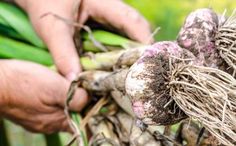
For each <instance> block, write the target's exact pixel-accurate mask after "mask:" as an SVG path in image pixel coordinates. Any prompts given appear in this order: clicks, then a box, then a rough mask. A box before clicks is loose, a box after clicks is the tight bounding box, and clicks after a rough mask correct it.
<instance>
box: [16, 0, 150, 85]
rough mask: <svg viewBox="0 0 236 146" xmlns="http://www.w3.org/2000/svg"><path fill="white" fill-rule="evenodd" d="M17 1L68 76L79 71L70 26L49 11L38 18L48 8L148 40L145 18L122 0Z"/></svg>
mask: <svg viewBox="0 0 236 146" xmlns="http://www.w3.org/2000/svg"><path fill="white" fill-rule="evenodd" d="M16 2H17V3H18V4H19V5H20V6H21V7H22V8H23V9H25V10H26V11H27V13H28V14H29V16H30V19H31V21H32V23H33V25H34V28H35V30H36V32H37V33H38V34H39V36H40V37H41V38H42V39H43V40H44V42H45V43H46V44H47V46H48V48H49V50H50V52H51V54H52V56H53V58H54V62H55V64H56V66H57V68H58V70H59V72H60V73H61V74H62V75H63V76H65V77H67V78H68V79H70V80H72V79H74V78H75V77H76V74H77V73H79V72H80V71H81V68H80V65H79V57H78V55H77V52H76V49H75V45H74V43H73V39H72V35H73V33H74V29H73V26H70V25H68V24H66V23H65V22H63V21H61V20H59V19H58V18H55V17H54V16H52V15H47V16H46V17H43V18H41V16H43V15H44V14H46V13H49V12H50V13H53V14H56V15H59V16H61V17H63V18H65V19H67V20H71V21H77V22H78V23H80V24H83V23H85V22H86V20H87V19H88V18H92V19H94V20H95V21H98V22H100V23H102V24H104V25H109V26H113V27H114V28H116V29H118V30H119V31H122V32H124V33H126V34H127V35H128V36H129V37H130V38H132V39H134V40H137V41H140V42H142V43H145V42H148V41H150V36H151V33H150V28H149V24H148V22H147V21H146V20H145V19H144V18H143V17H142V16H141V15H140V14H139V13H138V12H137V11H136V10H135V9H133V8H131V7H130V6H128V5H126V4H124V3H123V2H122V1H121V0H81V1H80V0H67V1H63V0H40V1H36V0H16ZM79 2H80V3H79ZM78 10H79V12H78Z"/></svg>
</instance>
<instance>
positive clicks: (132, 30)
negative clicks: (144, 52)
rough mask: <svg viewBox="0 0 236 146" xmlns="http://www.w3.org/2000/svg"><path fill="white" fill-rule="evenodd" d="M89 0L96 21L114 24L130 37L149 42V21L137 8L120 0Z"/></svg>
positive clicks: (91, 14) (91, 12) (92, 15)
mask: <svg viewBox="0 0 236 146" xmlns="http://www.w3.org/2000/svg"><path fill="white" fill-rule="evenodd" d="M99 3H102V5H101V4H98V1H96V0H88V5H89V8H88V12H89V14H90V16H91V17H92V18H93V19H95V20H96V21H98V22H100V23H103V24H108V25H112V26H114V27H115V28H117V29H118V30H120V31H123V32H125V33H126V34H127V35H128V36H129V37H130V38H132V39H134V40H136V41H139V42H142V43H148V42H150V38H151V31H150V26H149V24H148V22H147V21H146V20H145V19H144V17H142V16H141V15H140V14H139V13H138V12H137V11H136V10H135V9H133V8H131V7H130V6H128V5H126V4H124V3H123V2H122V1H119V0H100V1H99Z"/></svg>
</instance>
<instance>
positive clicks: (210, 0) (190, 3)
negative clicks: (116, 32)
mask: <svg viewBox="0 0 236 146" xmlns="http://www.w3.org/2000/svg"><path fill="white" fill-rule="evenodd" d="M124 1H125V2H126V3H128V4H130V5H131V6H133V7H134V8H136V9H137V10H138V11H139V12H140V13H141V14H143V15H144V17H145V18H146V19H147V20H148V21H149V22H150V24H151V26H152V29H153V30H154V29H155V28H157V27H161V30H160V31H159V32H158V34H157V35H156V36H155V39H156V40H173V39H175V38H176V36H177V34H178V31H179V29H180V27H181V25H182V24H183V22H184V19H185V17H186V16H187V15H188V13H189V12H191V11H193V10H195V9H197V8H203V7H208V8H213V9H214V10H215V11H216V12H218V13H223V11H224V10H225V9H227V10H228V14H230V12H232V10H233V9H234V8H236V1H235V0H124ZM127 21H129V20H127ZM2 124H3V123H2ZM4 124H5V127H6V131H7V132H6V133H7V136H8V141H9V142H10V143H9V145H10V146H45V145H48V146H56V145H58V144H55V143H54V144H53V141H51V142H52V143H50V144H46V142H45V137H44V136H43V135H40V134H32V133H29V132H26V131H24V130H23V129H22V128H19V127H18V126H16V125H14V124H12V123H11V122H9V121H5V122H4ZM0 129H1V121H0ZM2 133H3V130H1V131H0V146H8V144H7V143H4V137H3V135H1V134H2ZM13 135H14V136H13ZM51 137H53V135H52V136H51ZM61 138H63V139H64V140H62V141H64V143H65V142H66V141H67V140H68V135H65V134H61ZM48 142H50V141H48Z"/></svg>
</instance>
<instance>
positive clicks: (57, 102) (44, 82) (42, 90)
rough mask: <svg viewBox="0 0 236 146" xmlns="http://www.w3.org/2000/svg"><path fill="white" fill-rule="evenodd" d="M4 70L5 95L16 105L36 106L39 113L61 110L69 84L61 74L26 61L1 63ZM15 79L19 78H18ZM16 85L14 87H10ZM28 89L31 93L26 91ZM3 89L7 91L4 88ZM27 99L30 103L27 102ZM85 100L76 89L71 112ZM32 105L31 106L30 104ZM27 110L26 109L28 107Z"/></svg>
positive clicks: (81, 92)
mask: <svg viewBox="0 0 236 146" xmlns="http://www.w3.org/2000/svg"><path fill="white" fill-rule="evenodd" d="M1 62H2V64H4V66H5V68H7V69H6V70H7V71H6V72H7V74H8V76H6V78H7V79H9V81H7V82H8V83H7V85H8V86H7V87H8V88H7V89H8V90H7V91H6V92H7V95H8V96H9V97H15V96H16V95H17V100H18V99H22V100H20V101H18V102H17V104H21V105H24V106H25V107H27V106H29V105H30V107H32V108H34V107H37V108H38V110H39V111H40V112H41V113H47V112H49V111H54V108H62V109H63V108H64V107H65V103H66V100H67V92H68V89H69V87H70V82H69V81H68V80H66V79H65V78H63V77H62V76H61V75H60V74H58V73H56V72H53V71H51V70H49V69H48V68H46V67H44V66H42V65H38V64H35V63H31V62H26V61H16V60H5V61H1ZM17 76H20V78H18V77H17ZM12 83H16V84H12ZM29 87H30V90H28V88H29ZM5 90H6V89H5ZM27 98H30V99H31V100H27ZM87 100H88V96H87V93H86V91H85V90H84V89H82V88H78V89H77V90H76V92H75V95H74V97H73V99H72V101H71V102H70V103H71V104H70V109H71V110H73V111H80V110H81V109H82V108H83V107H84V106H85V104H86V102H87ZM31 102H32V103H31ZM30 107H29V108H30Z"/></svg>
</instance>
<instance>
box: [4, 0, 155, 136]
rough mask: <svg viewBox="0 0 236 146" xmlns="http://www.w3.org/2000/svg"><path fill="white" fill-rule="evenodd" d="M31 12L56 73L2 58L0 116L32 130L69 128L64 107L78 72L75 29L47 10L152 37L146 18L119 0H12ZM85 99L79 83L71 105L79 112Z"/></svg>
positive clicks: (143, 38)
mask: <svg viewBox="0 0 236 146" xmlns="http://www.w3.org/2000/svg"><path fill="white" fill-rule="evenodd" d="M15 2H16V3H17V4H18V5H19V6H20V7H22V8H23V9H24V10H25V11H26V12H27V14H28V15H29V17H30V20H31V22H32V24H33V26H34V29H35V30H36V32H37V34H38V35H39V36H40V37H41V38H42V39H43V41H44V42H45V44H46V45H47V47H48V49H49V51H50V53H51V54H52V57H53V59H54V62H55V65H56V67H57V70H58V72H59V73H60V74H59V73H55V72H53V71H50V70H49V69H47V68H45V67H43V66H41V65H37V64H34V63H29V62H25V61H17V60H0V79H1V84H0V117H3V118H7V119H10V120H12V121H13V122H15V123H18V124H20V125H22V126H23V127H25V128H26V129H28V130H30V131H33V132H42V133H53V132H57V131H70V128H69V126H68V124H67V122H66V117H65V114H64V112H63V109H64V103H65V100H66V92H67V90H68V88H69V85H70V81H72V80H73V79H75V77H76V76H77V75H78V73H80V72H81V67H80V63H79V56H78V54H77V51H76V48H75V45H74V42H73V33H74V28H73V26H70V25H68V24H66V23H65V22H63V21H61V20H59V19H57V18H55V17H54V16H52V15H47V16H46V17H43V18H41V17H42V16H43V15H44V14H46V13H49V12H50V13H53V14H56V15H59V16H61V17H63V18H65V19H67V20H69V21H78V23H80V24H83V23H85V22H86V20H87V19H88V18H92V19H94V20H95V21H98V22H100V23H102V24H104V25H109V26H113V27H114V28H116V29H118V30H119V31H121V32H124V33H126V34H127V36H129V37H130V38H132V39H134V40H137V41H140V42H142V43H145V42H147V41H149V39H150V38H149V37H150V36H151V33H150V29H149V25H148V23H147V21H146V20H145V19H144V18H143V17H142V16H140V15H139V13H138V12H137V11H136V10H134V9H133V8H131V7H129V6H127V5H126V4H124V3H123V2H122V1H120V0H82V1H81V3H80V5H79V0H66V1H65V0H64V1H62V0H15ZM87 100H88V97H87V93H86V91H85V90H83V89H81V88H79V89H77V91H76V94H75V96H74V98H73V100H72V102H71V103H72V104H71V106H70V110H72V111H80V110H81V109H82V108H83V107H84V106H85V104H86V102H87Z"/></svg>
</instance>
